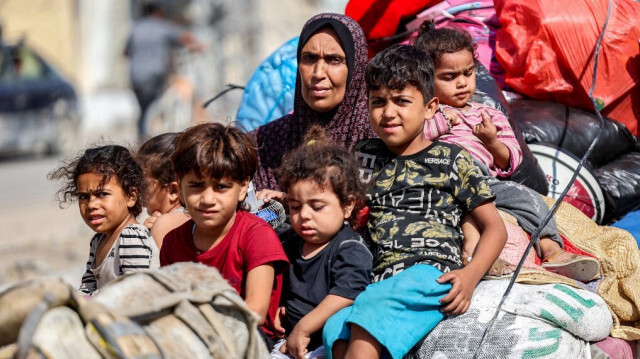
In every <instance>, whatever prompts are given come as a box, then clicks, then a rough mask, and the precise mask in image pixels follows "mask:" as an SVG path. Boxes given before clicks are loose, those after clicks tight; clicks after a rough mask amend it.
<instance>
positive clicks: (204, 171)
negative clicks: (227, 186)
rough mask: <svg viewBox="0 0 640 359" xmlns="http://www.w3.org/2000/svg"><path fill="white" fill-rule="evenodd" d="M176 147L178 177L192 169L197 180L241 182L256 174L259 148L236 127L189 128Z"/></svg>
mask: <svg viewBox="0 0 640 359" xmlns="http://www.w3.org/2000/svg"><path fill="white" fill-rule="evenodd" d="M284 140H285V139H283V141H284ZM175 146H176V148H175V150H174V151H173V155H172V156H171V162H172V163H173V169H174V171H175V172H176V176H177V177H178V178H183V177H184V176H185V175H186V174H187V173H189V171H191V170H193V171H194V173H195V175H196V176H198V177H205V176H206V177H210V178H213V179H215V180H221V179H222V178H225V177H227V178H230V179H232V180H233V181H236V182H242V181H244V180H246V179H247V178H249V179H250V178H252V177H253V175H254V174H255V172H256V167H257V162H258V151H257V148H256V145H255V144H254V143H253V141H252V140H251V138H250V137H249V136H248V135H247V134H245V133H244V132H242V131H241V130H239V129H238V128H236V127H234V126H233V125H222V124H220V123H203V124H199V125H196V126H193V127H190V128H188V129H186V130H185V131H184V132H183V133H181V134H180V136H178V138H177V139H176V144H175Z"/></svg>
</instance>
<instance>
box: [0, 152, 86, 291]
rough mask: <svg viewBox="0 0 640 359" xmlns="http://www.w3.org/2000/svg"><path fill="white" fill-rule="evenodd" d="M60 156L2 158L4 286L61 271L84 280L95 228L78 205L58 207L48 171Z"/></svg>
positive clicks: (0, 273) (0, 265)
mask: <svg viewBox="0 0 640 359" xmlns="http://www.w3.org/2000/svg"><path fill="white" fill-rule="evenodd" d="M60 159H61V158H59V157H48V158H19V159H12V160H3V161H1V162H0V189H1V191H2V192H1V193H0V288H2V287H6V286H7V285H9V284H11V283H15V282H18V281H21V280H25V279H30V278H35V277H40V276H56V277H63V278H64V279H65V280H66V281H68V282H69V283H71V284H73V285H74V286H76V285H78V284H79V283H80V277H81V276H82V273H83V271H84V263H85V262H86V260H87V256H88V253H89V252H88V251H89V240H90V239H91V236H92V233H93V232H92V231H91V230H90V229H89V227H87V226H86V225H85V224H84V222H83V221H82V219H81V218H80V215H79V213H78V208H77V205H73V204H72V205H70V206H69V208H67V209H60V208H59V206H58V204H57V203H56V202H55V201H54V200H53V196H54V193H55V191H56V188H57V183H54V182H51V181H49V180H47V173H49V172H50V171H51V170H53V169H54V168H55V167H56V166H57V165H58V161H59V160H60Z"/></svg>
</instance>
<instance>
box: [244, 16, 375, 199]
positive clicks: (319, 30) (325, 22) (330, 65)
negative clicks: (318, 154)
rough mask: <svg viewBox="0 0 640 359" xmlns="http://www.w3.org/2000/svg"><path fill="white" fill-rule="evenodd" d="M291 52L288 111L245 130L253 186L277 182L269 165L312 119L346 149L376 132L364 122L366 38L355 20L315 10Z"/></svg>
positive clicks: (275, 163) (272, 165)
mask: <svg viewBox="0 0 640 359" xmlns="http://www.w3.org/2000/svg"><path fill="white" fill-rule="evenodd" d="M297 55H298V76H297V78H296V90H295V99H294V106H293V113H292V114H290V115H286V116H284V117H282V118H280V119H278V120H275V121H273V122H270V123H268V124H266V125H263V126H260V127H258V128H257V129H256V130H255V131H253V132H251V135H252V136H253V138H254V139H255V140H256V142H257V144H258V147H259V155H258V171H257V172H256V175H255V177H254V178H253V183H254V185H255V186H256V189H258V190H262V189H277V188H278V185H277V182H276V178H275V175H274V170H275V169H276V168H277V167H278V166H280V164H281V162H282V157H283V156H284V155H285V154H286V153H287V152H289V151H291V150H293V149H294V148H296V147H298V145H300V142H301V141H302V138H303V137H304V135H305V134H306V132H307V130H308V129H309V128H311V126H312V125H314V124H319V125H322V127H324V129H325V132H326V134H327V137H329V138H330V139H332V140H334V141H337V142H340V143H343V144H344V145H345V146H347V148H349V149H351V148H353V146H354V145H355V144H356V143H357V142H358V141H360V140H362V139H364V138H369V137H376V135H375V133H374V132H373V130H372V129H371V126H370V125H369V113H368V110H367V92H366V88H365V84H364V68H365V66H366V63H367V43H366V39H365V37H364V34H363V32H362V29H361V28H360V25H358V23H357V22H355V21H354V20H353V19H351V18H349V17H347V16H345V15H341V14H328V13H327V14H319V15H316V16H314V17H312V18H311V19H309V21H307V23H306V24H305V25H304V27H303V28H302V32H301V34H300V39H299V41H298V52H297Z"/></svg>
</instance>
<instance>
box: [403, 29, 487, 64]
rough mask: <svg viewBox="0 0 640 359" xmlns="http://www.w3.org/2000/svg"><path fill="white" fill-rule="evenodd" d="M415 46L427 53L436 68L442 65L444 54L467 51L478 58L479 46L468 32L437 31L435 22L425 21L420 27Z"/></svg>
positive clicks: (456, 30) (453, 30)
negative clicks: (441, 60) (477, 49)
mask: <svg viewBox="0 0 640 359" xmlns="http://www.w3.org/2000/svg"><path fill="white" fill-rule="evenodd" d="M413 45H414V46H416V47H418V48H420V49H422V50H423V51H424V52H426V53H427V55H429V57H431V60H433V63H434V65H435V66H437V65H438V64H439V63H440V59H441V58H442V55H444V54H452V53H454V52H458V51H463V50H467V51H469V52H470V53H471V54H472V55H473V57H474V58H475V57H476V46H477V45H476V44H475V43H474V42H473V39H472V38H471V35H469V33H468V32H466V31H464V30H460V29H455V28H448V27H443V28H440V29H436V26H435V24H434V23H433V21H425V22H423V23H422V25H420V30H418V36H417V37H416V38H415V40H414V42H413Z"/></svg>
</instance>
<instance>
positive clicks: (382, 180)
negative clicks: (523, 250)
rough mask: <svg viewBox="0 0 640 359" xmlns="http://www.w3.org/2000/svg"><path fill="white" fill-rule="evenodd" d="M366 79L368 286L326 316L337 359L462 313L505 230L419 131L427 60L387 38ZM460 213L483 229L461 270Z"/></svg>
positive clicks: (394, 342) (399, 341) (451, 160)
mask: <svg viewBox="0 0 640 359" xmlns="http://www.w3.org/2000/svg"><path fill="white" fill-rule="evenodd" d="M365 81H366V84H367V90H368V93H369V115H370V120H371V125H372V126H373V129H374V130H375V132H376V133H377V134H378V136H380V139H373V140H365V141H362V142H361V143H359V144H358V145H357V146H356V151H357V152H356V155H357V156H358V158H359V159H360V160H361V164H360V165H361V166H362V170H361V174H362V178H363V180H365V181H366V182H370V184H371V190H370V191H369V194H368V195H367V204H368V205H369V208H370V218H369V223H368V229H369V233H370V234H371V239H372V241H373V242H374V244H375V246H376V247H377V255H374V257H375V258H376V259H375V261H374V265H373V274H374V283H373V284H371V285H369V286H368V287H367V288H366V289H365V291H364V292H362V293H361V294H360V296H358V297H357V298H356V300H355V302H354V304H353V306H351V307H348V308H345V309H343V310H341V311H340V312H338V313H337V314H336V315H334V316H333V317H331V318H330V319H329V321H328V322H327V324H326V325H325V329H324V333H323V335H324V337H323V340H324V343H325V348H326V350H327V352H328V354H329V353H331V354H333V355H334V356H335V357H338V358H342V357H347V358H379V357H380V356H381V355H384V356H390V357H392V358H402V356H403V355H405V354H406V353H407V352H408V351H409V350H410V349H411V348H412V347H413V346H414V345H415V344H416V343H417V342H418V341H419V340H420V339H421V338H423V337H424V336H425V335H426V334H427V333H429V331H431V329H433V327H434V326H435V325H436V324H437V323H438V322H439V321H440V320H442V318H443V317H444V313H446V314H448V315H458V314H462V313H464V312H466V311H467V309H468V308H469V305H470V302H471V295H472V294H473V290H474V288H475V287H476V285H477V283H478V281H479V280H480V279H481V278H482V276H483V275H484V273H486V271H487V270H488V269H489V267H490V266H491V264H492V263H493V262H494V261H495V260H496V258H498V255H499V253H500V251H501V250H502V248H503V246H504V244H505V242H506V230H505V227H504V223H503V222H502V220H501V218H500V216H499V215H498V212H497V210H496V208H495V206H494V205H493V203H492V201H493V194H492V193H491V190H490V189H489V187H488V186H487V184H486V183H485V182H484V180H483V176H482V173H481V172H480V170H479V169H478V168H477V167H476V166H475V165H473V160H472V158H471V156H470V155H469V154H468V153H467V152H466V151H464V150H463V149H462V148H460V147H458V146H456V145H451V144H446V143H441V142H438V141H435V142H431V141H429V140H427V139H426V138H425V137H424V136H423V127H424V121H425V119H429V120H430V119H431V118H432V117H433V114H434V113H435V111H436V109H437V108H438V100H437V98H434V96H433V63H432V61H431V59H430V58H429V57H428V56H427V55H426V54H425V53H424V52H423V51H422V50H420V49H418V48H416V47H413V46H408V45H395V46H392V47H390V48H388V49H386V50H385V51H383V52H381V53H379V54H378V55H376V56H375V57H374V58H373V59H372V60H371V62H370V63H369V65H367V69H366V72H365ZM465 212H469V213H471V215H472V216H473V218H474V219H475V220H476V221H477V223H478V224H479V225H480V228H482V229H483V230H482V234H481V238H480V242H479V243H478V247H477V250H476V253H475V256H474V259H473V261H472V262H471V263H470V264H469V265H468V266H466V267H464V268H461V267H462V262H461V258H460V242H461V229H460V218H461V216H462V215H463V213H465ZM347 325H348V326H347ZM347 341H348V342H347Z"/></svg>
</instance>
